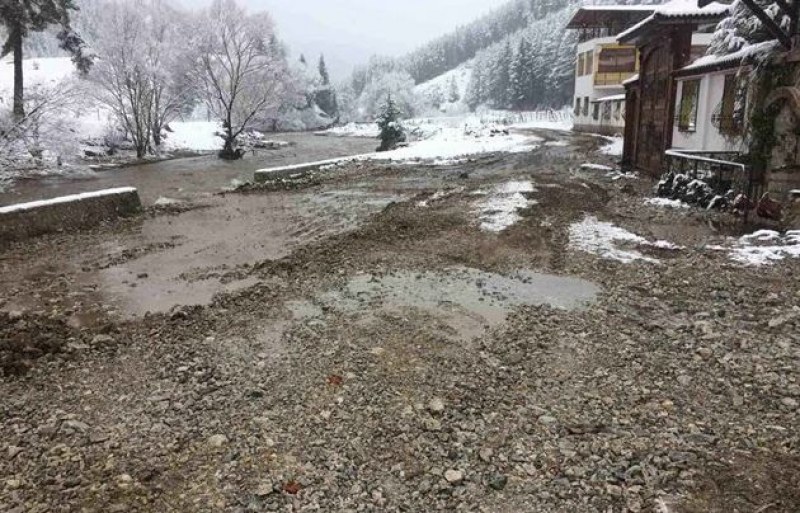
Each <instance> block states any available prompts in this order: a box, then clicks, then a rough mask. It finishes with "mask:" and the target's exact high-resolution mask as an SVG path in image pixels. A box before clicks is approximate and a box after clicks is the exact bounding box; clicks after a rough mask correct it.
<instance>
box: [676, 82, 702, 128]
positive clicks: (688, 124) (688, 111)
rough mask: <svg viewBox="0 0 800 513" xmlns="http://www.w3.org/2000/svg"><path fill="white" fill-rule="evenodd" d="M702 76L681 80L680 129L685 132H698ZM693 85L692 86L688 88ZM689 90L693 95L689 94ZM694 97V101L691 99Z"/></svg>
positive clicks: (678, 123) (678, 120)
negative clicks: (691, 101)
mask: <svg viewBox="0 0 800 513" xmlns="http://www.w3.org/2000/svg"><path fill="white" fill-rule="evenodd" d="M701 84H702V78H692V79H688V80H682V81H681V101H680V103H679V104H678V119H677V125H678V131H680V132H684V133H695V132H697V114H698V111H699V110H700V86H701ZM687 86H691V88H687ZM688 91H692V92H693V94H692V95H691V96H689V95H687V92H688ZM691 99H693V100H694V101H693V103H691V104H690V103H689V101H690V100H691Z"/></svg>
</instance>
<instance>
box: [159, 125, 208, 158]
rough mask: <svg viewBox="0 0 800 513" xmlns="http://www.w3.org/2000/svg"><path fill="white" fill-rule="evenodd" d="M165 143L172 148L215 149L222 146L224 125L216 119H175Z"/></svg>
mask: <svg viewBox="0 0 800 513" xmlns="http://www.w3.org/2000/svg"><path fill="white" fill-rule="evenodd" d="M169 127H170V129H171V130H172V132H169V133H167V138H166V140H165V145H166V146H167V148H169V149H171V150H192V151H214V150H219V149H220V148H221V147H222V139H221V138H220V137H219V136H217V135H216V134H217V133H220V132H222V125H221V124H220V123H217V122H214V121H175V122H172V123H170V124H169Z"/></svg>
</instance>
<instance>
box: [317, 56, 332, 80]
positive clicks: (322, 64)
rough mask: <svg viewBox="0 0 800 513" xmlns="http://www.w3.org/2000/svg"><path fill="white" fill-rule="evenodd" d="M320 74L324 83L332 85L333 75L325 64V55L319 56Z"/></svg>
mask: <svg viewBox="0 0 800 513" xmlns="http://www.w3.org/2000/svg"><path fill="white" fill-rule="evenodd" d="M319 76H320V78H321V79H322V85H324V86H326V85H330V83H331V77H330V75H329V74H328V67H327V66H326V65H325V56H324V55H320V56H319Z"/></svg>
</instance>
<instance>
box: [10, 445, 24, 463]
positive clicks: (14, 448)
mask: <svg viewBox="0 0 800 513" xmlns="http://www.w3.org/2000/svg"><path fill="white" fill-rule="evenodd" d="M21 452H22V447H17V446H16V445H9V446H8V459H10V460H13V459H14V458H16V457H17V455H19V453H21Z"/></svg>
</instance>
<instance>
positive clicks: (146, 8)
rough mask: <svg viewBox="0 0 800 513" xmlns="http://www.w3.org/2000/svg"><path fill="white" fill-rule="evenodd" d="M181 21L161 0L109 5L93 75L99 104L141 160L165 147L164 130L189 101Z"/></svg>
mask: <svg viewBox="0 0 800 513" xmlns="http://www.w3.org/2000/svg"><path fill="white" fill-rule="evenodd" d="M180 18H181V16H180V13H178V12H177V11H176V10H174V9H173V8H172V7H171V6H170V5H169V4H168V3H167V2H164V1H162V0H134V1H125V0H122V1H120V0H117V1H114V2H109V4H108V7H107V9H106V11H105V13H104V19H103V20H102V25H101V27H100V28H99V29H98V36H97V41H96V44H95V45H96V51H97V54H98V61H97V66H96V67H95V69H94V71H93V73H92V77H93V79H94V80H95V81H96V82H97V83H98V84H99V85H100V88H99V92H100V94H99V98H98V99H99V100H100V101H101V102H102V103H103V104H104V105H106V106H107V107H108V108H109V109H110V110H111V112H113V113H114V115H115V117H116V118H117V120H118V122H119V124H120V126H121V128H122V129H123V131H124V132H125V133H126V134H127V135H128V137H129V138H130V139H131V141H132V142H133V145H134V147H135V148H136V156H137V157H138V158H142V157H144V156H145V155H146V154H147V153H148V152H149V151H150V150H152V149H153V144H154V145H155V146H156V147H158V146H160V145H161V132H162V130H163V129H164V127H165V126H166V125H167V124H168V123H169V122H170V121H172V120H173V119H175V118H176V117H177V116H178V114H179V113H180V112H181V110H182V108H183V107H184V106H186V105H187V103H188V102H189V99H188V98H189V96H190V95H189V92H190V90H191V89H190V88H189V87H188V86H187V85H186V83H185V80H184V79H183V77H184V76H185V73H183V72H182V70H184V69H185V66H186V65H185V64H182V62H184V61H185V59H182V57H183V56H185V52H186V48H187V45H186V44H185V43H184V44H183V45H181V44H179V41H180V40H181V38H182V37H183V36H184V35H185V34H184V33H183V31H182V30H181V20H180Z"/></svg>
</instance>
